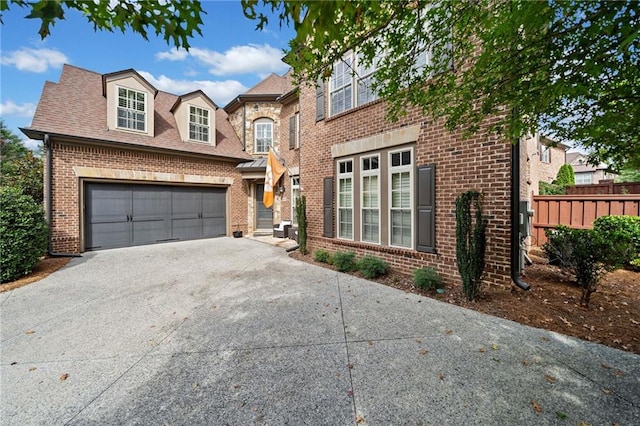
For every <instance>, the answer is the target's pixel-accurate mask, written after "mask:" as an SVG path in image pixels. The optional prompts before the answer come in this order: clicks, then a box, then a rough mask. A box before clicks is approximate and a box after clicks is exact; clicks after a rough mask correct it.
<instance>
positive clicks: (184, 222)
mask: <svg viewBox="0 0 640 426" xmlns="http://www.w3.org/2000/svg"><path fill="white" fill-rule="evenodd" d="M172 223H173V238H175V239H179V240H194V239H198V238H202V220H201V219H200V218H194V219H173V220H172Z"/></svg>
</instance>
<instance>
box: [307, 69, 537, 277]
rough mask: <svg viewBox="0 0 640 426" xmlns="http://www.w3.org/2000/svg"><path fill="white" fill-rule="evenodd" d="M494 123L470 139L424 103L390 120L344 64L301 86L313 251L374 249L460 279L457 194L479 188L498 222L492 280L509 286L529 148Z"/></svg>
mask: <svg viewBox="0 0 640 426" xmlns="http://www.w3.org/2000/svg"><path fill="white" fill-rule="evenodd" d="M353 60H355V59H352V61H353ZM356 67H357V65H356ZM488 124H489V122H487V123H486V125H485V126H483V127H482V128H481V129H480V130H479V131H478V133H476V134H475V135H473V136H471V137H468V138H465V137H463V135H462V132H454V133H452V132H449V131H447V130H446V129H445V128H444V126H443V124H442V122H440V121H434V120H432V119H430V118H429V117H425V116H424V115H423V114H422V113H421V111H419V109H417V108H413V109H410V110H409V111H408V113H407V115H406V116H405V117H403V118H401V119H400V120H399V121H397V122H395V123H391V122H389V121H387V120H386V119H385V103H384V102H382V101H381V100H378V99H376V96H375V94H374V93H372V92H371V91H370V90H369V89H368V87H367V85H366V81H364V80H363V79H358V77H357V76H356V75H352V73H351V72H350V71H349V67H346V66H342V67H341V66H340V64H339V63H338V64H336V65H334V68H333V73H332V75H331V77H330V78H329V79H327V80H326V81H320V82H319V84H317V85H316V88H315V90H314V88H312V87H302V88H301V90H300V126H301V128H302V137H301V153H300V156H301V159H300V184H301V186H302V188H303V189H302V192H301V193H302V194H303V195H305V196H306V197H307V215H308V222H309V228H308V245H309V248H310V249H311V250H314V249H317V248H325V249H328V250H331V251H354V252H356V254H357V255H359V256H361V255H375V256H378V257H381V258H384V259H385V260H386V261H387V262H388V263H389V264H390V266H391V267H392V268H395V269H397V270H401V271H403V272H406V273H409V272H411V270H412V269H414V268H418V267H424V266H432V267H435V268H436V269H437V270H438V273H439V274H440V275H441V276H442V277H443V278H444V279H445V281H447V282H449V283H453V282H459V274H458V271H457V266H456V254H455V251H456V237H455V227H456V223H455V199H456V197H457V196H459V195H460V194H461V193H462V192H464V191H467V190H477V191H480V192H482V193H483V194H484V209H485V214H486V215H487V217H488V218H489V224H488V229H487V236H488V241H487V250H486V269H485V276H484V277H485V278H484V280H485V282H486V283H489V284H497V285H508V284H509V283H510V276H511V277H514V276H513V275H512V273H513V272H512V271H513V270H514V269H515V268H514V263H513V262H514V259H515V258H516V255H517V251H516V252H515V253H516V255H514V251H513V250H517V248H515V249H514V247H517V244H513V241H512V240H511V236H512V234H513V233H515V234H516V235H517V228H515V229H516V231H515V232H513V229H512V224H513V223H514V222H515V221H513V220H512V217H513V216H512V215H513V214H515V215H516V216H515V217H517V210H513V211H512V209H511V205H512V200H513V199H516V204H515V205H516V206H517V202H518V201H519V200H518V199H517V198H519V193H520V188H519V187H520V184H519V182H518V181H517V180H515V181H514V182H515V183H514V184H512V179H511V177H512V173H511V170H512V167H515V168H514V170H519V168H520V164H519V158H520V155H519V151H518V149H520V148H518V146H517V145H516V146H513V147H512V145H511V144H509V142H508V141H505V140H503V139H500V138H498V137H496V136H495V135H493V134H490V133H489V132H488V130H487V129H488ZM512 153H515V154H513V155H512ZM512 160H513V161H512ZM514 161H515V162H514ZM515 175H517V177H519V173H518V172H516V173H515ZM512 190H515V193H514V192H513V191H512ZM513 279H514V281H516V280H517V279H518V278H517V277H514V278H513ZM516 283H517V282H516ZM522 284H523V285H525V286H526V284H524V283H522Z"/></svg>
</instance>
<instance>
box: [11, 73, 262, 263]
mask: <svg viewBox="0 0 640 426" xmlns="http://www.w3.org/2000/svg"><path fill="white" fill-rule="evenodd" d="M22 131H23V132H24V133H25V134H26V135H27V136H28V137H30V138H33V139H39V140H43V141H44V144H45V148H46V150H47V155H46V159H45V200H46V201H45V208H46V210H47V215H48V219H49V223H50V228H51V236H50V238H51V241H50V250H51V251H53V252H67V253H79V252H84V251H85V250H95V249H101V248H112V247H124V246H130V245H140V244H149V243H155V242H162V241H173V240H184V239H196V238H208V237H215V236H221V235H230V233H231V231H232V230H233V229H235V228H236V227H239V229H242V230H244V231H245V232H246V231H247V230H248V224H247V214H246V203H247V197H248V196H249V194H248V193H247V188H246V186H245V185H243V179H242V175H241V173H240V172H239V171H238V169H237V168H236V167H237V165H238V164H240V163H242V162H246V161H248V160H250V159H251V156H250V155H248V154H247V153H246V152H244V151H243V150H242V144H241V141H240V139H239V138H238V136H237V135H236V133H235V132H234V130H233V127H232V126H231V124H230V122H229V120H228V117H227V114H226V112H225V111H224V110H223V109H220V108H218V107H217V106H216V105H215V103H213V101H211V99H209V98H208V97H207V96H206V95H205V94H204V93H203V92H201V91H195V92H192V93H187V94H184V95H182V96H177V95H173V94H169V93H165V92H162V91H158V90H156V89H155V88H154V87H153V86H152V85H151V84H149V83H148V82H147V81H146V80H145V79H144V78H143V77H142V76H140V75H139V74H138V73H137V72H135V71H134V70H124V71H119V72H114V73H110V74H98V73H95V72H91V71H87V70H84V69H81V68H77V67H73V66H70V65H65V66H64V68H63V70H62V74H61V76H60V81H59V82H58V83H53V82H47V83H46V84H45V86H44V89H43V91H42V96H41V98H40V102H39V103H38V107H37V109H36V113H35V116H34V118H33V122H32V125H31V126H30V127H28V128H25V129H22Z"/></svg>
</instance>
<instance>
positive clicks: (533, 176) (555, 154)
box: [520, 133, 569, 202]
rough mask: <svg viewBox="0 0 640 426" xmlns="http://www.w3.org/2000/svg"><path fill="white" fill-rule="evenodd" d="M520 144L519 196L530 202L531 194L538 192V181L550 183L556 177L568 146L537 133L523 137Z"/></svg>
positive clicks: (563, 161)
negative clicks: (520, 177)
mask: <svg viewBox="0 0 640 426" xmlns="http://www.w3.org/2000/svg"><path fill="white" fill-rule="evenodd" d="M521 144H522V149H521V151H520V152H521V156H520V173H521V176H522V179H521V181H520V198H521V199H523V200H529V202H531V196H532V195H538V194H540V182H548V183H551V182H552V181H553V180H554V179H555V178H556V177H557V175H558V170H560V167H562V165H563V164H564V163H565V152H566V151H567V149H569V147H568V146H566V145H564V144H561V143H558V142H554V141H552V140H551V139H549V138H547V137H544V136H542V135H540V134H538V133H536V134H535V135H533V136H530V137H528V138H525V139H524V140H523V141H522V142H521Z"/></svg>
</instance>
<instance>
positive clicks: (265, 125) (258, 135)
mask: <svg viewBox="0 0 640 426" xmlns="http://www.w3.org/2000/svg"><path fill="white" fill-rule="evenodd" d="M253 135H254V136H253V137H254V140H255V152H256V153H257V154H259V153H267V152H269V147H271V146H273V120H270V119H268V118H259V119H257V120H256V121H254V122H253Z"/></svg>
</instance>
